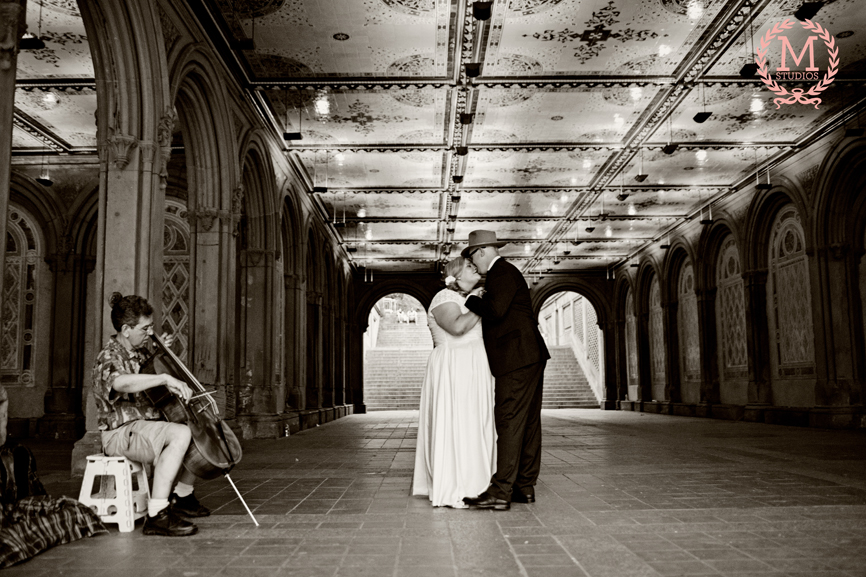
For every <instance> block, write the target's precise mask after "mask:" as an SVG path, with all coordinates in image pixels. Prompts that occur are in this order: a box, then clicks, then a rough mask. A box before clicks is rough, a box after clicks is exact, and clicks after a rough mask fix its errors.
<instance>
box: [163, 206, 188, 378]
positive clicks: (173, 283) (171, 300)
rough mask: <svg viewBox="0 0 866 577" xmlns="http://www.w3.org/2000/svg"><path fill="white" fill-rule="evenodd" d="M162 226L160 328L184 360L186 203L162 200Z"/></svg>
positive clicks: (186, 350)
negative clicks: (172, 337) (163, 203)
mask: <svg viewBox="0 0 866 577" xmlns="http://www.w3.org/2000/svg"><path fill="white" fill-rule="evenodd" d="M163 230H164V233H163V253H162V266H163V270H164V274H163V277H162V331H163V332H170V333H172V334H174V335H175V337H176V340H175V344H174V345H172V349H173V350H174V352H175V353H176V354H177V356H178V357H179V358H180V359H181V360H182V361H185V362H186V361H188V359H187V354H188V353H189V223H188V222H187V221H186V205H184V204H183V203H181V202H179V201H177V200H172V199H168V198H167V199H166V200H165V227H164V229H163ZM187 364H188V362H187Z"/></svg>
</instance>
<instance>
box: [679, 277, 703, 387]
mask: <svg viewBox="0 0 866 577" xmlns="http://www.w3.org/2000/svg"><path fill="white" fill-rule="evenodd" d="M677 287H678V288H677V294H678V295H679V307H678V308H677V326H678V328H679V335H680V376H681V384H680V393H681V395H682V400H683V402H684V403H697V402H699V401H700V381H701V345H700V333H699V330H698V297H697V295H696V294H695V270H694V267H692V263H687V264H685V265H683V268H682V269H681V270H680V279H679V282H678V283H677Z"/></svg>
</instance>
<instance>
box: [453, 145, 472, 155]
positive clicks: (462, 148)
mask: <svg viewBox="0 0 866 577" xmlns="http://www.w3.org/2000/svg"><path fill="white" fill-rule="evenodd" d="M456 152H457V156H466V155H467V154H469V147H468V146H458V147H457V150H456Z"/></svg>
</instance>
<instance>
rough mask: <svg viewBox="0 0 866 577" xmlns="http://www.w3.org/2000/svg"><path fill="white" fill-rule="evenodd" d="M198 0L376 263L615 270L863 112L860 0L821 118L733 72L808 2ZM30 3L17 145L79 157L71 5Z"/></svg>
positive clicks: (324, 205) (340, 219) (352, 241)
mask: <svg viewBox="0 0 866 577" xmlns="http://www.w3.org/2000/svg"><path fill="white" fill-rule="evenodd" d="M204 1H205V2H206V3H207V4H208V6H209V7H210V8H212V9H213V10H212V12H213V13H214V14H216V15H217V17H216V21H215V22H214V23H215V24H216V25H217V26H219V27H220V28H221V29H222V30H224V31H226V33H227V36H228V37H229V41H232V40H234V41H239V40H244V39H252V40H254V42H255V49H254V50H240V49H238V48H237V46H235V45H233V44H225V45H220V42H224V40H222V39H219V38H214V39H212V40H213V42H214V43H215V44H216V45H217V47H218V48H222V50H223V54H228V53H229V51H230V50H234V53H233V55H232V58H237V59H238V60H239V61H240V63H241V66H242V68H243V74H242V75H243V77H242V78H239V82H240V84H241V85H242V86H244V87H245V90H249V91H250V92H251V94H252V93H254V92H257V93H259V94H258V95H259V96H260V97H261V98H262V101H263V102H264V103H265V105H266V106H268V107H269V108H270V114H269V115H263V120H264V122H266V123H270V126H271V129H272V131H273V134H274V135H275V137H276V138H279V137H280V136H281V135H282V133H284V132H289V133H300V134H301V136H302V139H301V140H287V141H285V147H284V150H285V154H287V155H288V156H289V157H290V158H293V159H296V160H297V161H298V162H299V165H300V167H301V169H302V171H305V172H306V175H305V176H306V178H307V179H308V180H307V183H308V185H309V188H310V189H311V192H310V194H311V195H312V198H313V200H314V203H315V204H316V206H317V207H318V209H319V211H320V216H321V218H322V219H323V220H324V221H326V222H328V223H329V226H330V227H332V230H333V233H334V234H335V235H336V237H337V238H338V239H340V241H341V242H342V243H343V245H344V247H345V250H346V258H347V259H349V260H350V261H351V262H353V263H354V264H355V265H356V266H358V267H359V269H364V270H365V271H373V272H374V273H375V271H393V272H398V271H401V272H416V271H418V272H420V271H428V272H429V271H433V270H437V268H438V267H440V266H441V263H442V261H443V260H446V259H448V258H451V257H453V256H455V255H457V254H459V250H460V248H461V247H462V246H464V245H465V242H466V239H467V237H468V235H469V232H471V231H472V230H475V229H478V228H487V229H493V230H495V231H496V232H497V234H498V236H499V237H500V238H504V239H507V240H508V241H509V244H508V245H506V246H505V247H504V249H503V253H504V254H505V255H507V256H508V257H509V258H512V259H514V261H515V262H516V263H517V264H518V265H519V266H521V267H523V268H524V270H525V271H527V272H529V273H531V274H538V275H540V274H545V272H546V271H547V270H548V269H549V270H553V271H557V272H567V271H580V270H593V269H602V270H603V269H604V268H607V267H610V266H613V265H617V264H622V263H624V262H628V261H629V260H630V259H631V257H633V255H635V254H636V253H637V252H638V251H639V250H640V249H641V248H642V247H645V246H646V245H647V243H649V242H653V241H657V240H659V239H663V238H666V237H667V236H668V235H669V233H670V231H671V230H672V229H675V228H676V227H677V226H680V225H682V224H683V223H684V222H686V221H687V220H688V219H690V218H694V217H700V215H701V213H702V212H703V209H704V207H706V206H707V205H708V204H709V203H711V202H712V201H713V200H714V199H717V198H718V197H719V196H721V195H728V194H731V193H732V192H734V193H735V191H736V190H737V189H738V188H741V187H743V186H745V185H746V184H747V183H751V182H753V181H754V178H755V174H756V172H761V173H762V174H765V172H766V168H767V167H768V166H770V167H771V166H774V165H775V164H777V163H778V162H781V161H782V160H783V159H785V158H787V157H788V156H790V155H791V154H794V153H796V151H797V150H798V149H800V148H802V147H803V146H805V145H808V144H809V143H810V142H812V141H813V140H814V139H815V138H817V137H818V136H819V135H820V134H821V133H822V131H823V130H826V129H827V128H828V127H833V126H836V125H838V124H839V123H841V122H845V121H848V122H851V120H850V119H851V118H852V117H853V113H854V112H855V111H857V110H860V109H862V108H863V105H864V102H866V100H864V99H866V95H864V94H863V92H862V87H863V84H864V83H863V78H864V74H866V33H864V32H863V30H866V10H864V9H863V2H862V0H825V1H824V2H823V3H822V5H821V7H820V10H819V11H818V13H817V14H816V16H815V17H814V20H815V21H816V22H819V23H821V24H822V25H823V26H824V27H826V28H827V29H828V30H829V31H830V32H831V34H833V35H834V36H835V39H836V40H835V41H836V42H837V45H838V47H839V50H840V66H839V68H840V72H839V75H838V76H837V81H836V82H835V83H834V84H832V85H831V86H830V87H829V88H828V89H827V90H825V91H824V92H823V93H822V94H821V102H820V105H819V106H818V107H817V108H816V107H814V106H805V105H798V106H784V107H781V108H778V107H777V106H776V105H775V103H774V98H775V95H773V94H772V93H771V92H769V91H768V90H767V89H766V88H765V87H764V86H763V85H762V84H761V83H760V81H759V80H758V79H757V78H752V79H749V78H743V77H741V76H740V70H741V69H742V67H743V65H744V64H746V63H748V62H751V61H752V59H753V52H754V50H753V46H754V45H755V44H759V43H760V39H761V37H762V35H764V34H766V33H767V31H768V30H771V29H772V26H773V25H774V24H775V23H777V22H779V21H781V20H784V19H785V18H790V19H791V20H792V22H793V23H794V26H793V28H792V29H791V31H790V34H789V37H790V40H791V42H792V43H793V44H794V45H796V46H801V45H803V43H804V42H805V41H806V39H807V36H806V32H805V30H804V29H803V27H802V25H801V24H800V23H799V21H797V20H795V19H793V17H792V15H793V13H794V12H795V11H796V10H797V9H798V8H799V7H800V6H801V5H802V4H803V0H754V5H750V3H749V2H747V0H494V2H493V6H492V14H491V17H490V19H489V20H486V21H480V20H475V19H474V18H473V15H472V1H471V0H467V1H464V2H460V1H458V0H340V2H333V1H331V0H204ZM40 8H41V10H42V22H41V36H42V38H43V39H44V40H45V42H46V48H45V49H43V50H40V51H36V52H30V53H27V52H25V53H22V54H21V56H20V57H19V70H18V78H19V91H18V92H16V111H15V129H14V132H13V147H14V149H15V152H16V153H17V154H41V151H42V150H45V149H46V148H47V149H49V150H50V151H53V152H54V153H61V154H65V153H73V152H77V151H83V150H88V149H92V147H93V146H94V145H95V134H96V131H95V123H94V122H93V113H94V111H95V107H96V97H95V94H94V90H93V86H94V83H93V78H92V77H93V66H92V63H91V61H90V55H89V49H88V47H87V39H86V35H85V32H84V27H83V24H82V23H81V18H80V16H79V15H78V12H77V7H76V4H75V2H74V1H73V0H41V2H40V0H31V1H30V2H28V22H29V23H30V27H31V29H37V30H38V29H39V24H38V21H39V12H40ZM815 46H816V48H815V60H816V64H817V65H818V66H820V67H825V66H826V65H827V52H826V49H824V47H823V44H822V43H820V42H819V43H817V44H816V45H815ZM778 64H779V63H774V62H772V57H771V67H776V66H778ZM805 66H806V64H805V63H804V64H802V66H801V68H803V67H805ZM842 79H848V80H850V81H849V82H843V81H842ZM88 81H89V82H88ZM52 83H54V84H56V85H57V86H54V87H52ZM64 83H65V86H63V87H61V86H60V85H61V84H64ZM70 83H72V84H75V87H74V88H70V87H69V86H68V85H69V84H70ZM700 112H708V113H710V115H709V118H708V119H706V120H705V121H704V122H697V121H696V120H695V115H696V114H698V113H700ZM669 144H676V145H677V148H676V150H671V149H670V148H668V150H667V151H668V152H670V154H667V153H666V152H665V151H664V150H663V147H665V146H666V145H669Z"/></svg>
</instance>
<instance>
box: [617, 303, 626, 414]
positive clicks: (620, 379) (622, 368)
mask: <svg viewBox="0 0 866 577" xmlns="http://www.w3.org/2000/svg"><path fill="white" fill-rule="evenodd" d="M615 326H616V332H615V335H616V336H615V341H616V343H615V347H616V382H617V387H616V401H617V406H619V404H620V402H621V401H625V400H628V368H627V365H628V353H627V351H626V344H625V341H626V339H627V338H628V334H627V333H628V331H626V328H625V319H617V320H616V322H615Z"/></svg>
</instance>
